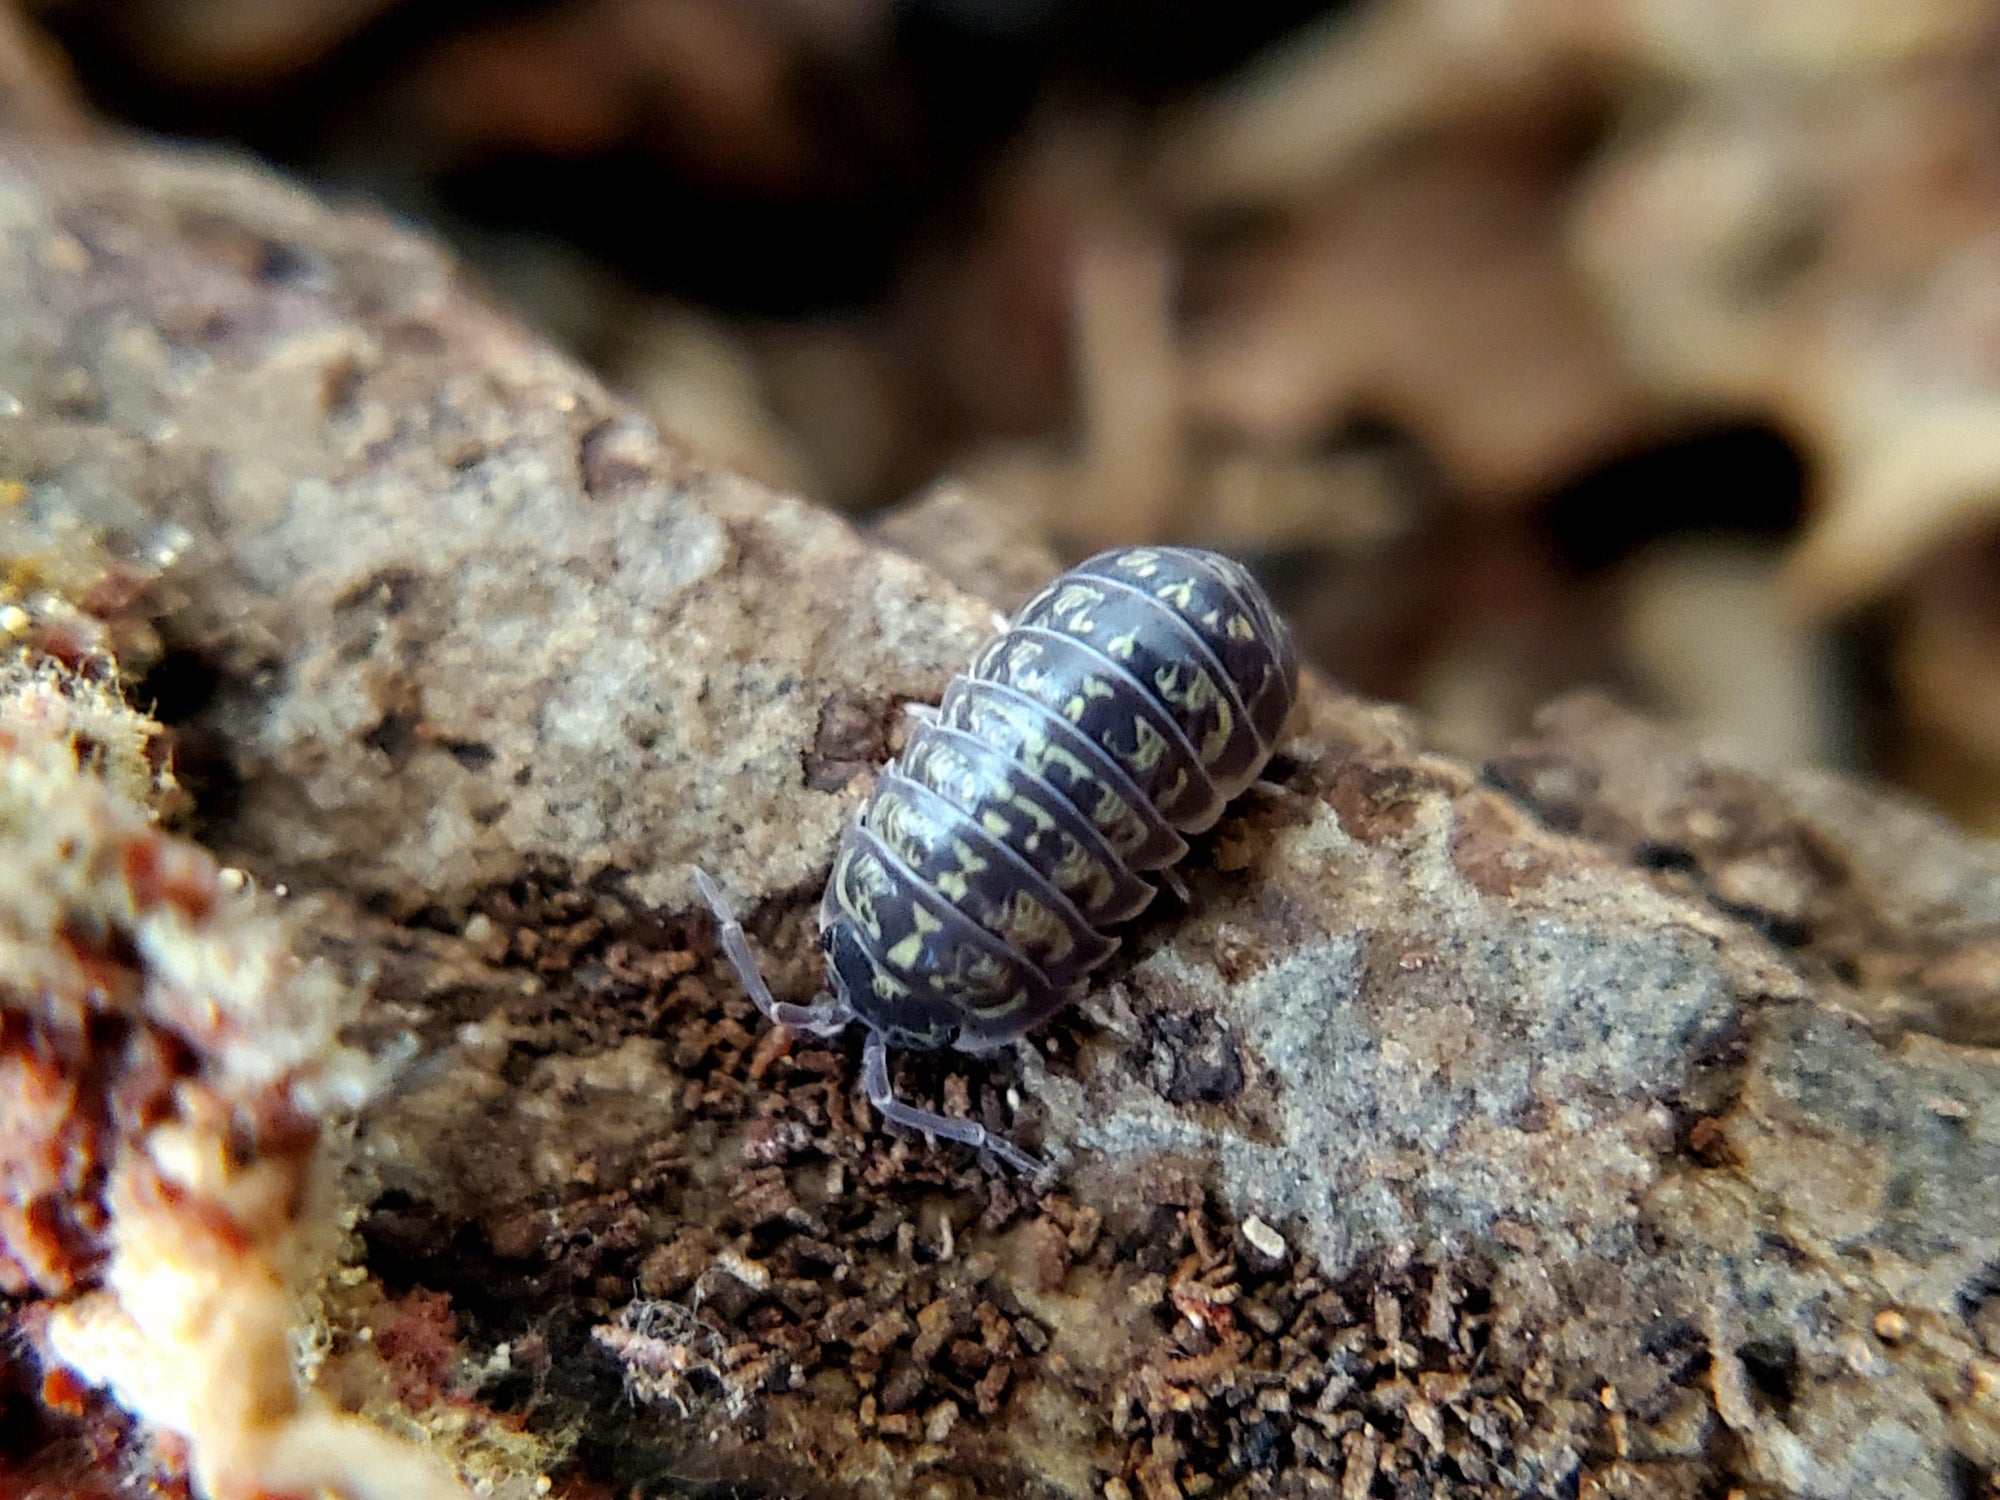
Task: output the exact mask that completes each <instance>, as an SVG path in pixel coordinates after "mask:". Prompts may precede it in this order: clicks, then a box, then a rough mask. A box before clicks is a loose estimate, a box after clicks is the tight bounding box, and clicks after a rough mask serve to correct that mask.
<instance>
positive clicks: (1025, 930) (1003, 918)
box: [993, 891, 1076, 963]
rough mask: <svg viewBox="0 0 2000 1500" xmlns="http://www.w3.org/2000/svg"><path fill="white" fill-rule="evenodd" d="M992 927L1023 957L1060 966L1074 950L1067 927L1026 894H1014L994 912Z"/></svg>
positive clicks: (1073, 940)
mask: <svg viewBox="0 0 2000 1500" xmlns="http://www.w3.org/2000/svg"><path fill="white" fill-rule="evenodd" d="M993 915H994V917H995V921H994V923H993V925H994V927H995V928H996V929H997V930H998V931H999V933H1000V934H1001V936H1002V937H1004V938H1005V939H1006V940H1007V942H1008V943H1010V944H1012V945H1013V946H1014V947H1015V948H1018V949H1020V950H1021V951H1022V952H1024V953H1037V954H1041V955H1043V956H1044V957H1045V958H1046V959H1047V960H1048V961H1049V962H1051V963H1061V962H1062V961H1063V960H1064V959H1066V958H1068V957H1069V955H1070V954H1071V953H1072V952H1074V951H1075V949H1076V939H1075V937H1074V935H1073V934H1072V933H1071V932H1070V929H1069V924H1068V923H1067V922H1065V921H1063V919H1062V918H1061V917H1059V916H1057V915H1056V914H1055V912H1053V911H1051V910H1050V909H1049V908H1048V907H1046V906H1044V905H1043V904H1042V903H1041V902H1040V901H1037V900H1036V899H1035V898H1034V897H1033V896H1031V895H1029V894H1028V893H1027V892H1026V891H1016V892H1014V894H1013V896H1012V897H1011V898H1010V899H1008V900H1007V901H1005V902H1003V903H1001V905H1000V907H999V909H998V910H997V911H995V912H994V914H993Z"/></svg>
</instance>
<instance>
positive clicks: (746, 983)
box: [694, 870, 854, 1036]
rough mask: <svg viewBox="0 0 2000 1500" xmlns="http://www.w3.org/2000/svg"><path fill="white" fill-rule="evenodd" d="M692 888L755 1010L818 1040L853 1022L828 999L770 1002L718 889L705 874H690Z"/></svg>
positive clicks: (851, 1015)
mask: <svg viewBox="0 0 2000 1500" xmlns="http://www.w3.org/2000/svg"><path fill="white" fill-rule="evenodd" d="M694 884H695V889H696V890H698V891H700V892H701V899H702V900H704V901H706V902H707V903H708V909H709V910H710V911H712V912H714V913H715V930H716V937H717V939H718V940H719V941H720V942H721V944H722V953H723V956H724V957H725V958H727V959H728V960H729V966H730V967H731V968H733V969H734V970H736V977H737V979H738V980H740V981H741V982H742V985H743V992H744V993H745V994H747V995H748V996H749V997H750V999H751V1001H752V1003H753V1004H755V1005H756V1007H757V1009H759V1010H761V1011H762V1012H763V1013H764V1014H765V1015H766V1016H768V1017H770V1019H771V1020H773V1021H775V1022H776V1023H777V1024H778V1025H780V1026H789V1027H791V1028H792V1029H793V1030H794V1031H810V1032H814V1033H817V1034H818V1035H820V1036H832V1035H833V1034H834V1033H835V1032H837V1031H839V1030H840V1029H841V1028H842V1027H843V1026H845V1025H846V1024H847V1023H848V1022H849V1021H852V1020H853V1019H854V1012H853V1011H852V1010H850V1009H848V1007H847V1003H846V1002H845V1001H843V1000H840V999H837V998H835V997H833V996H831V995H829V996H828V997H827V998H825V999H824V1000H821V1001H820V1002H819V1003H818V1004H816V1005H793V1004H792V1003H790V1002H789V1001H786V1000H778V999H774V998H773V997H772V995H771V987H770V986H769V985H768V984H766V983H764V975H763V972H762V971H761V970H760V969H758V967H757V955H756V954H754V953H752V952H751V951H750V940H749V938H747V937H745V936H744V933H743V924H742V923H741V922H739V921H737V920H736V914H735V913H734V912H732V911H731V910H730V909H729V903H728V902H727V901H726V900H724V899H723V896H722V891H721V889H720V888H719V887H718V886H717V885H716V883H715V882H714V881H712V880H710V879H709V878H708V872H707V871H705V870H696V871H695V872H694Z"/></svg>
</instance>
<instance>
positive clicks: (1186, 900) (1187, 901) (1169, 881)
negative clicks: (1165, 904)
mask: <svg viewBox="0 0 2000 1500" xmlns="http://www.w3.org/2000/svg"><path fill="white" fill-rule="evenodd" d="M1160 884H1162V885H1164V886H1165V887H1166V888H1167V889H1168V890H1170V891H1172V892H1173V893H1174V899H1175V900H1176V901H1178V902H1180V904H1181V905H1182V906H1191V905H1193V904H1194V898H1193V897H1192V896H1190V895H1189V894H1188V888H1187V882H1186V881H1185V880H1183V879H1181V872H1180V871H1179V870H1176V869H1175V868H1174V867H1173V866H1172V865H1168V866H1167V867H1166V868H1165V869H1163V870H1161V871H1160Z"/></svg>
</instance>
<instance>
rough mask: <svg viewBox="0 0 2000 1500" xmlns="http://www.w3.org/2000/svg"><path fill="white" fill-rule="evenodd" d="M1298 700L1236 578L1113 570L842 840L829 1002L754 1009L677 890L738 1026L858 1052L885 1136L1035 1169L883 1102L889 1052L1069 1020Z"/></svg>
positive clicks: (1041, 616) (1294, 675) (1168, 567)
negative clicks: (797, 1033)
mask: <svg viewBox="0 0 2000 1500" xmlns="http://www.w3.org/2000/svg"><path fill="white" fill-rule="evenodd" d="M1297 693H1298V662H1297V658H1296V656H1295V654H1294V652H1293V648H1292V641H1291V634H1290V632H1289V631H1288V630H1287V629H1286V627H1285V624H1284V621H1283V620H1282V619H1281V618H1280V616H1279V615H1278V613H1277V611H1276V609H1275V608H1274V607H1273V606H1272V603H1271V601H1270V599H1269V597H1268V596H1267V595H1266V594H1265V593H1264V591H1263V590H1262V589H1261V588H1260V587H1259V586H1258V585H1257V583H1256V581H1255V580H1254V579H1253V578H1252V577H1251V576H1250V573H1249V571H1248V570H1247V569H1245V568H1244V567H1243V566H1242V565H1241V564H1240V563H1237V562H1235V561H1233V560H1231V559H1230V558H1227V557H1224V556H1222V555H1221V554H1219V553H1215V552H1209V551H1204V550H1200V549H1197V548H1189V547H1122V548H1117V549H1114V550H1112V551H1109V552H1102V553H1099V554H1098V555H1097V556H1095V557H1093V558H1090V559H1089V560H1088V561H1086V562H1083V563H1081V564H1079V565H1078V566H1077V567H1075V568H1072V569H1071V570H1070V571H1068V572H1067V573H1064V574H1062V575H1061V576H1059V577H1058V578H1056V579H1055V580H1054V581H1053V582H1052V583H1050V584H1049V585H1048V586H1047V587H1045V588H1044V589H1043V590H1042V591H1041V592H1040V593H1038V594H1036V595H1035V596H1034V597H1033V598H1032V599H1030V600H1029V601H1028V602H1027V603H1026V604H1024V605H1022V606H1021V608H1020V610H1019V611H1018V612H1017V613H1016V614H1015V615H1014V617H1013V619H1012V620H1011V621H1009V622H1008V623H1007V624H1006V626H1005V628H1004V629H1002V630H1001V631H1000V633H999V634H997V635H995V636H994V637H993V638H992V639H990V640H989V641H987V643H986V644H985V645H984V646H983V647H982V648H981V649H980V651H979V653H978V654H977V655H976V656H975V657H974V658H973V661H972V665H971V666H970V667H969V668H967V669H966V670H965V671H964V672H962V673H960V674H959V675H958V676H956V677H954V678H953V679H952V680H951V684H950V685H949V686H948V687H947V688H946V690H945V694H944V700H943V702H942V703H941V704H940V705H939V706H938V708H937V709H936V710H934V711H929V710H924V711H919V714H918V717H919V722H918V724H917V726H916V728H915V729H914V731H913V732H912V734H911V735H910V738H909V742H908V744H907V745H906V746H905V747H904V749H903V752H902V753H901V754H900V755H899V756H897V757H896V759H895V760H893V761H891V762H890V763H889V764H888V765H887V766H886V767H884V769H883V770H882V773H881V775H880V776H879V778H878V779H877V780H876V783H875V787H874V790H873V792H872V793H871V794H870V795H869V797H868V800H867V801H866V803H865V804H864V805H863V806H862V809H861V812H860V814H859V815H858V816H857V817H856V818H855V819H854V821H853V822H852V823H850V824H849V825H848V827H847V829H846V831H845V833H844V834H843V835H842V837H841V840H840V844H839V848H838V849H837V851H836V853H835V855H834V861H833V870H832V874H831V876H830V877H829V879H828V881H827V886H826V894H825V896H824V898H823V899H822V900H821V902H820V910H819V926H820V946H821V948H822V949H823V950H824V951H825V953H826V957H827V967H828V969H829V971H830V976H831V982H830V985H829V988H828V989H827V991H826V992H824V993H823V994H821V995H820V996H819V997H818V998H817V999H815V1000H814V1001H813V1002H812V1003H811V1004H809V1005H795V1004H789V1003H785V1002H781V1001H778V1000H775V999H773V998H772V995H771V992H770V989H769V987H768V986H767V985H766V984H765V983H764V980H763V978H762V976H761V975H760V973H759V972H758V968H757V963H756V960H755V959H754V957H753V956H752V955H751V952H750V947H749V944H748V942H747V941H746V940H745V938H744V935H743V929H742V927H741V925H740V924H738V922H737V921H736V919H735V918H734V916H732V915H731V913H730V910H729V907H728V904H727V903H726V902H725V900H724V899H723V896H722V893H721V892H720V891H719V890H718V889H717V888H716V886H715V884H714V882H713V881H711V880H710V879H709V878H708V877H707V875H705V874H703V873H702V872H700V871H696V872H695V880H696V883H697V885H698V886H699V888H700V890H701V893H702V896H703V898H704V899H705V900H706V901H707V902H708V904H709V905H710V907H711V908H713V910H714V912H715V916H716V920H717V922H718V923H719V924H720V938H721V943H722V948H723V952H724V953H725V954H726V955H727V957H728V958H729V960H730V963H731V964H732V965H733V966H734V967H735V969H736V971H737V973H738V975H739V976H740V977H741V979H742V982H743V987H744V989H745V990H746V991H747V992H748V993H749V995H750V997H751V999H752V1000H754V1001H755V1002H756V1004H757V1007H758V1009H760V1010H761V1011H763V1013H764V1014H765V1015H766V1016H768V1017H770V1019H771V1020H773V1021H774V1022H776V1023H777V1024H778V1025H781V1026H789V1027H795V1028H798V1029H800V1030H804V1031H811V1032H815V1033H817V1034H819V1035H822V1036H831V1035H833V1034H835V1033H837V1032H839V1031H840V1030H841V1029H843V1028H844V1027H846V1026H847V1025H848V1024H850V1023H851V1022H855V1021H859V1022H860V1023H861V1024H862V1025H864V1026H866V1027H867V1028H868V1037H867V1041H866V1043H865V1045H864V1047H863V1051H862V1064H861V1077H862V1085H863V1088H864V1089H865V1091H866V1092H867V1095H868V1098H869V1102H870V1103H872V1104H873V1105H874V1107H875V1108H876V1110H877V1111H879V1112H880V1114H881V1115H882V1117H883V1119H884V1120H886V1121H888V1122H890V1123H892V1124H898V1125H903V1126H907V1127H910V1128H912V1129H916V1130H920V1131H925V1132H928V1133H929V1134H931V1135H934V1136H939V1137H943V1138H945V1139H947V1140H953V1141H958V1142H962V1143H963V1144H965V1145H968V1146H971V1147H974V1148H975V1149H978V1150H983V1151H990V1152H992V1153H993V1154H994V1155H995V1156H997V1157H999V1158H1001V1159H1002V1160H1003V1161H1005V1162H1007V1163H1008V1164H1009V1165H1011V1166H1013V1167H1014V1168H1016V1169H1017V1170H1019V1171H1022V1172H1026V1173H1031V1174H1032V1173H1034V1172H1037V1171H1039V1170H1040V1168H1041V1163H1039V1162H1038V1161H1036V1159H1035V1158H1034V1157H1032V1156H1030V1155H1029V1154H1028V1153H1027V1152H1025V1151H1023V1150H1021V1149H1020V1148H1019V1147H1018V1146H1016V1145H1014V1144H1013V1143H1012V1142H1011V1141H1009V1140H1006V1139H1005V1138H1004V1137H1001V1136H999V1135H996V1134H994V1133H993V1132H991V1131H989V1130H987V1129H986V1128H985V1127H984V1126H983V1125H980V1124H978V1123H977V1122H975V1121H972V1120H960V1119H953V1118H951V1117H949V1116H945V1115H941V1114H937V1113H934V1112H932V1111H930V1110H927V1109H921V1108H919V1107H917V1106H915V1105H913V1104H909V1103H907V1102H905V1101H904V1100H901V1099H898V1098H897V1097H896V1096H895V1093H894V1091H893V1090H892V1089H891V1087H890V1083H889V1065H888V1049H889V1048H890V1047H912V1048H938V1047H954V1048H957V1049H958V1050H960V1051H963V1052H970V1053H979V1052H986V1051H991V1050H992V1049H994V1048H996V1047H1000V1046H1003V1045H1005V1044H1006V1043H1009V1042H1011V1041H1014V1040H1015V1039H1017V1038H1018V1037H1020V1036H1022V1035H1023V1034H1024V1033H1026V1032H1027V1031H1029V1030H1030V1029H1031V1028H1033V1027H1034V1026H1036V1025H1037V1024H1038V1023H1040V1022H1041V1021H1043V1020H1045V1019H1047V1018H1048V1017H1049V1016H1051V1015H1053V1014H1054V1013H1055V1012H1056V1011H1058V1010H1060V1009H1061V1008H1062V1007H1063V1006H1065V1005H1067V1004H1069V1003H1070V1002H1072V1001H1073V1000H1075V999H1077V998H1078V997H1079V996H1081V994H1082V993H1083V991H1084V988H1085V986H1086V985H1087V983H1088V977H1089V975H1090V973H1091V971H1092V970H1094V969H1096V968H1098V967H1099V966H1100V965H1102V964H1103V963H1104V962H1105V960H1106V959H1108V958H1110V957H1111V955H1112V953H1113V952H1114V951H1115V950H1116V949H1117V947H1118V939H1116V938H1115V937H1111V936H1107V935H1106V933H1105V932H1104V929H1105V928H1106V927H1109V926H1113V925H1115V924H1117V923H1119V922H1123V921H1127V920H1129V919H1131V918H1132V917H1135V916H1137V915H1138V914H1139V913H1140V912H1141V911H1142V910H1144V909H1145V907H1146V905H1147V903H1148V902H1150V901H1151V900H1152V898H1153V895H1154V887H1153V885H1152V884H1151V883H1149V882H1148V881H1147V880H1146V879H1144V878H1143V877H1145V876H1146V875H1149V874H1153V873H1155V872H1158V873H1160V874H1161V876H1162V878H1164V879H1166V880H1169V881H1171V880H1173V878H1174V877H1173V872H1172V870H1171V869H1170V866H1172V865H1173V864H1174V863H1175V862H1176V861H1177V860H1179V859H1180V858H1181V856H1182V855H1184V854H1185V853H1186V852H1187V841H1186V839H1185V838H1184V837H1183V835H1186V834H1190V833H1200V832H1202V831H1203V830H1205V829H1207V828H1210V827H1212V826H1213V825H1214V823H1215V821H1216V819H1218V818H1219V817H1220V816H1221V815H1222V810H1223V808H1224V807H1225V806H1226V805H1227V804H1228V803H1229V802H1230V801H1231V800H1232V799H1233V798H1235V797H1236V796H1237V795H1238V794H1240V793H1241V792H1243V791H1244V790H1245V789H1246V788H1248V787H1249V786H1250V784H1251V783H1252V782H1253V781H1255V780H1256V779H1257V777H1258V775H1259V773H1260V772H1262V770H1263V769H1264V766H1265V764H1266V763H1267V762H1268V761H1269V760H1270V758H1271V752H1272V750H1273V748H1274V747H1275V745H1276V742H1277V737H1278V733H1279V731H1280V729H1281V728H1282V727H1283V724H1284V721H1285V718H1286V716H1287V715H1288V714H1289V713H1290V711H1291V707H1292V701H1293V699H1294V698H1295V697H1296V696H1297Z"/></svg>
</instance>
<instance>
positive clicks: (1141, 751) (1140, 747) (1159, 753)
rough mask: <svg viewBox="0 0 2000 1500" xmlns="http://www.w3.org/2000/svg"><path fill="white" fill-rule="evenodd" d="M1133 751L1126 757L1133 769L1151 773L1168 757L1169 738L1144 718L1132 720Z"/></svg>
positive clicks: (1127, 762)
mask: <svg viewBox="0 0 2000 1500" xmlns="http://www.w3.org/2000/svg"><path fill="white" fill-rule="evenodd" d="M1132 737H1133V746H1132V753H1131V754H1130V755H1129V756H1126V757H1124V760H1125V764H1126V765H1128V766H1130V767H1131V768H1132V769H1133V770H1135V771H1139V772H1142V773H1144V774H1147V775H1150V774H1151V773H1152V772H1153V771H1155V770H1157V769H1158V768H1159V764H1160V762H1161V761H1163V760H1165V759H1166V758H1167V738H1166V736H1165V735H1163V734H1161V733H1160V731H1159V730H1157V729H1155V728H1154V727H1153V726H1152V725H1151V724H1148V723H1147V722H1146V721H1145V720H1144V719H1134V720H1133V721H1132Z"/></svg>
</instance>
